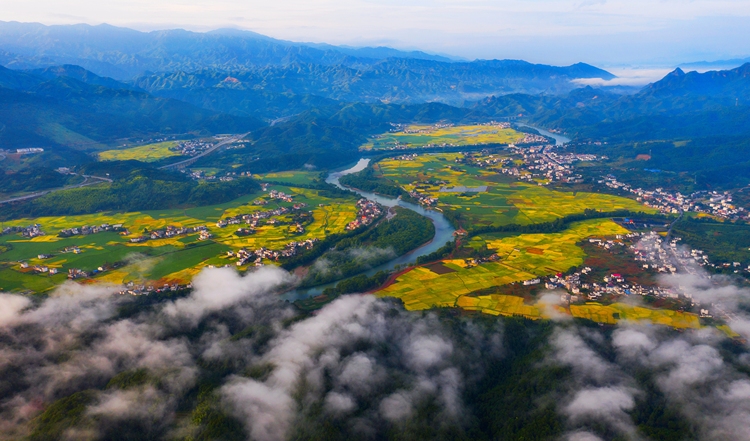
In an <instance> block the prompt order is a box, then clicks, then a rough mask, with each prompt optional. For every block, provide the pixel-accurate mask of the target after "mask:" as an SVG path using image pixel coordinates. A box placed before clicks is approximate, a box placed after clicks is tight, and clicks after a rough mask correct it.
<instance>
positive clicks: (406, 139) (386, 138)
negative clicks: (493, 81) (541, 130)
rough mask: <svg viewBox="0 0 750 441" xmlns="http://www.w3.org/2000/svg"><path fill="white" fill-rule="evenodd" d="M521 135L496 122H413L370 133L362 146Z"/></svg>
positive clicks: (476, 141) (488, 140)
mask: <svg viewBox="0 0 750 441" xmlns="http://www.w3.org/2000/svg"><path fill="white" fill-rule="evenodd" d="M523 137H524V134H523V133H520V132H517V131H515V130H513V129H504V128H501V127H499V126H496V125H463V126H452V127H435V126H423V125H412V126H409V127H407V128H406V129H404V130H403V131H400V132H391V133H385V134H382V135H379V136H376V137H373V138H371V139H370V140H369V141H368V143H367V144H365V145H364V146H362V150H382V149H392V148H394V147H397V146H402V147H408V148H415V147H426V146H442V145H454V146H461V145H481V144H513V143H516V142H518V141H520V140H522V139H523Z"/></svg>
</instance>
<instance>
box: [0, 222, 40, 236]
mask: <svg viewBox="0 0 750 441" xmlns="http://www.w3.org/2000/svg"><path fill="white" fill-rule="evenodd" d="M17 233H21V235H22V236H23V237H26V238H29V239H30V238H33V237H37V236H44V235H45V234H46V233H45V232H44V231H43V230H42V226H41V225H39V224H34V225H29V226H26V227H4V228H3V229H2V231H0V236H3V235H6V234H17Z"/></svg>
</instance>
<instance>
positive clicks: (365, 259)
mask: <svg viewBox="0 0 750 441" xmlns="http://www.w3.org/2000/svg"><path fill="white" fill-rule="evenodd" d="M396 213H397V214H396V216H395V217H393V218H392V219H390V220H388V221H384V222H381V223H379V224H378V225H377V226H375V227H374V228H370V229H368V230H365V231H363V232H361V233H360V234H357V235H354V236H351V237H347V238H344V239H342V240H340V241H339V242H338V243H337V244H336V248H335V249H334V250H329V251H328V252H326V253H325V254H323V255H322V256H321V260H320V261H319V263H318V264H316V265H315V266H314V267H313V268H312V269H311V271H310V273H309V274H308V276H307V278H306V279H305V280H304V282H303V286H316V285H321V284H324V283H328V282H332V281H335V280H341V279H345V278H347V277H349V276H352V275H354V274H358V273H361V272H363V271H365V270H367V269H369V268H373V267H376V266H378V265H380V264H383V263H385V262H387V261H389V260H391V259H393V258H394V257H396V256H401V255H403V254H406V253H407V252H409V251H411V250H413V249H415V248H417V247H419V246H420V245H422V244H423V243H425V242H428V241H429V240H430V239H432V237H433V236H434V235H435V226H434V225H433V224H432V221H430V220H429V219H428V218H426V217H424V216H421V215H419V214H417V213H415V212H413V211H411V210H407V209H405V208H396Z"/></svg>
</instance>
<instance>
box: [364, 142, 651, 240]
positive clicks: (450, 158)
mask: <svg viewBox="0 0 750 441" xmlns="http://www.w3.org/2000/svg"><path fill="white" fill-rule="evenodd" d="M497 156H498V157H499V155H497ZM460 158H462V155H461V154H459V153H455V154H435V155H421V156H418V157H416V158H414V159H413V160H398V159H389V160H384V161H381V162H379V163H378V164H377V170H378V171H379V173H380V175H381V176H382V177H383V178H386V179H389V180H391V181H393V182H395V183H397V184H399V185H401V186H403V187H404V189H406V190H407V191H413V190H416V191H418V192H419V193H420V194H423V195H425V196H430V197H434V198H437V199H438V200H439V203H438V206H439V207H440V208H442V209H450V210H453V211H455V212H457V213H459V214H460V215H461V217H462V218H464V219H466V220H467V222H468V223H470V224H472V225H477V226H479V225H495V226H498V225H505V224H510V223H517V224H521V225H525V224H534V223H540V222H548V221H552V220H555V219H557V218H561V217H565V216H568V215H571V214H576V213H582V212H584V211H585V210H586V209H594V210H599V211H615V210H621V209H623V210H631V211H643V212H655V210H653V209H651V208H648V207H646V206H644V205H641V204H640V203H638V202H637V201H634V200H632V199H628V198H624V197H619V196H612V195H607V194H600V193H587V192H578V193H572V192H561V191H555V190H550V189H548V188H546V187H544V186H539V185H534V184H532V183H529V182H518V181H515V180H514V179H512V178H510V177H507V176H505V175H502V174H499V173H498V172H497V171H495V170H488V169H486V168H480V167H475V166H470V165H464V164H457V163H456V159H460ZM449 167H450V168H449ZM483 186H487V190H486V191H482V192H463V193H449V192H445V191H440V190H441V189H443V188H454V187H468V188H477V187H483Z"/></svg>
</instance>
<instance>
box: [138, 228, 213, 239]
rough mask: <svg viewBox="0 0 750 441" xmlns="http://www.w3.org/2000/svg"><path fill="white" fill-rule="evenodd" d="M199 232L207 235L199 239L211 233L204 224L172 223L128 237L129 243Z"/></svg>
mask: <svg viewBox="0 0 750 441" xmlns="http://www.w3.org/2000/svg"><path fill="white" fill-rule="evenodd" d="M193 233H200V234H201V237H203V236H204V235H206V236H207V237H205V238H203V239H201V240H206V239H210V238H211V234H210V233H209V232H208V228H207V227H206V226H205V225H199V226H196V227H178V226H174V225H167V226H166V227H164V228H159V229H158V230H153V231H150V232H148V233H147V234H144V235H142V236H138V237H134V238H132V239H130V242H131V243H141V242H146V241H149V240H159V239H168V238H171V237H177V236H185V235H188V234H193Z"/></svg>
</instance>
